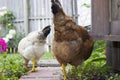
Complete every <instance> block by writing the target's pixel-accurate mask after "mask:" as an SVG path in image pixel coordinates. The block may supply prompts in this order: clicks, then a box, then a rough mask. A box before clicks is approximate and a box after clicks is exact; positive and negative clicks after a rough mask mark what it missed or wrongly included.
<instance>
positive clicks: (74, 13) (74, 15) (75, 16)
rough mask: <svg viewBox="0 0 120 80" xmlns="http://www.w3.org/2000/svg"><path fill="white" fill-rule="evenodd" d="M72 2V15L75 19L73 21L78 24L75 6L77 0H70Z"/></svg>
mask: <svg viewBox="0 0 120 80" xmlns="http://www.w3.org/2000/svg"><path fill="white" fill-rule="evenodd" d="M71 4H72V7H73V8H72V16H73V17H74V19H75V22H76V23H77V24H78V16H79V15H78V8H77V0H72V1H71Z"/></svg>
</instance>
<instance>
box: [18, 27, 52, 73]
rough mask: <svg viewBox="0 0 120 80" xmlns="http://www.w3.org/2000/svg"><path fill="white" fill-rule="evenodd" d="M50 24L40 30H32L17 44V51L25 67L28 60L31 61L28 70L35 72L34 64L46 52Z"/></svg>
mask: <svg viewBox="0 0 120 80" xmlns="http://www.w3.org/2000/svg"><path fill="white" fill-rule="evenodd" d="M50 31H51V29H50V26H46V27H45V28H44V29H43V30H42V31H34V32H31V33H29V34H28V35H27V36H26V37H25V38H23V39H22V40H21V41H20V42H19V45H18V52H19V53H20V54H21V55H22V56H23V58H24V60H25V63H24V66H25V67H26V68H27V65H28V62H29V61H32V69H31V70H30V71H29V72H35V71H36V69H35V66H36V64H37V61H38V60H39V59H40V57H41V56H42V55H43V54H44V53H45V52H46V37H47V36H48V34H49V33H50Z"/></svg>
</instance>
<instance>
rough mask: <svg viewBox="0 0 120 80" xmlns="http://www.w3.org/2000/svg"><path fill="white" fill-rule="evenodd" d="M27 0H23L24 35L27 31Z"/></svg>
mask: <svg viewBox="0 0 120 80" xmlns="http://www.w3.org/2000/svg"><path fill="white" fill-rule="evenodd" d="M28 2H29V0H24V29H25V35H27V34H28V32H29V15H28V8H29V7H28Z"/></svg>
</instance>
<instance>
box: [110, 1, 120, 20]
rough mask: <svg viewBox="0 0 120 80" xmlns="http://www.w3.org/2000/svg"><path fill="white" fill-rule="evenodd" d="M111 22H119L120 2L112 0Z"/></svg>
mask: <svg viewBox="0 0 120 80" xmlns="http://www.w3.org/2000/svg"><path fill="white" fill-rule="evenodd" d="M111 6H112V7H111V8H112V9H111V11H112V20H120V0H112V5H111Z"/></svg>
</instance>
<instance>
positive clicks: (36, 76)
mask: <svg viewBox="0 0 120 80" xmlns="http://www.w3.org/2000/svg"><path fill="white" fill-rule="evenodd" d="M29 66H31V63H30V64H29ZM61 73H62V69H61V67H60V65H59V63H58V62H57V61H56V60H42V61H40V62H39V63H38V67H37V72H32V73H28V74H27V75H24V76H22V77H21V78H20V79H19V80H62V75H61Z"/></svg>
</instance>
